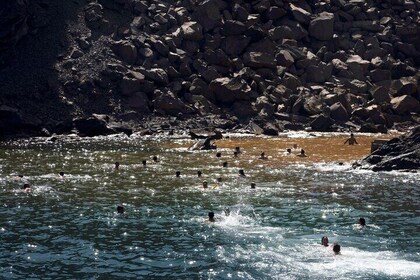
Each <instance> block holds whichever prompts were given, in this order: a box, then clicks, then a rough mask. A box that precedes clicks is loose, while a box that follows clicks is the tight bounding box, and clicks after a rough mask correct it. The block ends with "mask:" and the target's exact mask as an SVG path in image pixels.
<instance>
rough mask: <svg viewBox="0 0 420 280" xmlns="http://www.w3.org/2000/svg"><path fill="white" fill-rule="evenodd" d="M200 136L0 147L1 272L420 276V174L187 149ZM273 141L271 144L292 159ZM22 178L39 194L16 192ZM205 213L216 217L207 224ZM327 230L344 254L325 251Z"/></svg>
mask: <svg viewBox="0 0 420 280" xmlns="http://www.w3.org/2000/svg"><path fill="white" fill-rule="evenodd" d="M240 141H241V140H240V139H239V140H237V143H240ZM260 141H268V140H267V139H261V140H260ZM174 142H175V144H174ZM190 143H191V142H190V141H187V140H179V139H172V140H159V139H149V140H138V139H137V140H135V139H134V140H133V139H128V138H97V139H85V140H81V141H67V142H64V143H63V142H62V143H59V142H58V143H46V142H44V141H36V140H35V141H32V142H20V143H18V142H16V143H8V144H4V143H3V144H0V264H1V266H0V279H225V278H231V279H419V278H420V194H419V186H420V176H419V173H408V174H398V173H371V172H367V171H353V170H351V168H350V165H349V164H344V165H342V166H339V165H336V164H333V163H312V162H310V161H306V162H304V163H299V162H297V163H296V162H295V163H290V164H284V165H282V166H281V167H279V166H278V165H270V164H265V163H261V162H260V161H256V160H254V159H252V158H250V157H249V153H248V155H247V150H245V151H244V153H243V154H242V155H241V156H240V157H239V158H236V159H235V158H233V157H231V156H224V157H222V159H218V158H216V157H215V156H214V154H215V152H214V151H211V152H189V151H187V149H186V148H185V147H187V146H188V145H189V144H190ZM174 146H176V147H178V148H174ZM276 149H277V148H276V147H273V148H272V150H270V151H269V150H267V152H269V153H271V154H273V153H277V154H280V152H281V153H282V151H279V150H276ZM314 149H316V147H314ZM221 151H222V153H223V154H224V155H226V154H229V153H230V152H231V149H228V148H222V149H221ZM153 155H158V156H159V160H160V161H159V163H156V164H152V163H151V157H152V156H153ZM142 159H147V160H148V166H147V167H143V166H142V164H141V160H142ZM224 160H227V161H228V162H229V167H228V168H222V167H221V162H223V161H224ZM115 161H119V162H121V166H120V170H118V171H116V170H114V165H113V163H114V162H115ZM241 166H245V167H246V168H245V173H246V174H247V175H248V177H247V178H245V179H242V178H238V176H237V174H238V169H239V167H241ZM177 170H180V171H181V178H176V177H175V175H174V174H175V171H177ZM197 170H202V172H203V176H204V179H205V180H207V181H208V182H209V185H210V189H209V190H206V191H203V190H202V188H201V183H202V181H203V179H199V178H197V176H196V173H197ZM60 171H64V172H65V176H64V178H60V177H59V176H58V172H60ZM17 174H23V175H24V177H23V179H19V178H18V177H17V176H15V175H17ZM219 176H221V177H222V178H223V183H222V185H221V186H220V187H218V188H217V189H215V188H214V187H215V186H216V183H215V182H216V181H215V179H216V178H217V177H219ZM251 181H253V182H255V183H256V185H257V188H256V189H255V190H251V189H250V188H249V185H250V182H251ZM25 182H28V183H29V184H30V185H31V186H32V191H31V192H24V191H21V190H20V187H21V186H22V185H23V184H24V183H25ZM120 204H121V205H124V207H125V210H126V213H125V214H124V215H118V214H116V207H117V205H120ZM226 207H229V208H230V210H231V215H230V216H229V217H226V216H225V215H224V213H223V210H224V209H225V208H226ZM209 211H214V212H215V213H216V221H217V222H216V223H214V224H208V223H206V222H205V220H206V217H207V213H208V212H209ZM359 217H365V218H366V221H367V224H368V225H367V227H366V228H364V229H360V228H358V226H357V225H356V223H357V220H358V218H359ZM323 235H327V236H328V237H329V239H330V243H334V242H338V243H339V244H340V245H341V248H342V250H341V251H342V254H341V255H337V256H336V255H334V254H333V253H332V251H331V249H330V248H324V247H322V246H321V245H319V244H320V240H321V237H322V236H323Z"/></svg>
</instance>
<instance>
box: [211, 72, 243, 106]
mask: <svg viewBox="0 0 420 280" xmlns="http://www.w3.org/2000/svg"><path fill="white" fill-rule="evenodd" d="M209 91H210V92H212V93H213V94H214V95H215V98H216V101H217V102H220V103H222V104H232V103H233V102H234V101H236V100H239V99H249V98H250V96H249V95H250V91H251V88H250V87H249V86H248V84H247V83H246V82H245V80H243V79H241V78H232V79H231V78H217V79H215V80H213V81H212V82H211V83H210V85H209Z"/></svg>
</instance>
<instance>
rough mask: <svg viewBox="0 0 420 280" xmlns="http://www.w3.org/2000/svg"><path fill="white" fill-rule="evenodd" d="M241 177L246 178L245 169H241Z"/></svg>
mask: <svg viewBox="0 0 420 280" xmlns="http://www.w3.org/2000/svg"><path fill="white" fill-rule="evenodd" d="M239 177H246V175H245V172H244V170H243V169H239Z"/></svg>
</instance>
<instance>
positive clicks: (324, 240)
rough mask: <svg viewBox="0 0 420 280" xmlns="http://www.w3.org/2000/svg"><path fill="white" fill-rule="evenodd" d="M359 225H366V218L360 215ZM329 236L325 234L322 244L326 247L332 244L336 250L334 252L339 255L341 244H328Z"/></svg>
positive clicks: (362, 226)
mask: <svg viewBox="0 0 420 280" xmlns="http://www.w3.org/2000/svg"><path fill="white" fill-rule="evenodd" d="M358 224H359V227H361V228H364V227H365V226H366V220H365V218H362V217H360V218H359V221H358ZM328 242H329V241H328V237H327V236H323V237H322V239H321V245H323V246H324V247H330V246H332V250H333V252H334V254H336V255H338V254H340V253H341V246H340V244H338V243H334V244H333V245H329V244H328Z"/></svg>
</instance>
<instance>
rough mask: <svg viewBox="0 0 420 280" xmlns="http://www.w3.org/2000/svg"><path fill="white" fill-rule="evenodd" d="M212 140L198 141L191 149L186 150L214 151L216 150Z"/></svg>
mask: <svg viewBox="0 0 420 280" xmlns="http://www.w3.org/2000/svg"><path fill="white" fill-rule="evenodd" d="M213 141H214V140H213V139H211V138H206V139H200V140H198V141H197V142H195V143H194V144H193V145H192V146H191V147H189V148H188V150H190V151H204V150H214V149H217V146H216V145H214V144H213Z"/></svg>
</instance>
